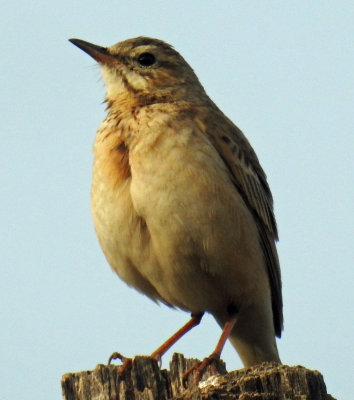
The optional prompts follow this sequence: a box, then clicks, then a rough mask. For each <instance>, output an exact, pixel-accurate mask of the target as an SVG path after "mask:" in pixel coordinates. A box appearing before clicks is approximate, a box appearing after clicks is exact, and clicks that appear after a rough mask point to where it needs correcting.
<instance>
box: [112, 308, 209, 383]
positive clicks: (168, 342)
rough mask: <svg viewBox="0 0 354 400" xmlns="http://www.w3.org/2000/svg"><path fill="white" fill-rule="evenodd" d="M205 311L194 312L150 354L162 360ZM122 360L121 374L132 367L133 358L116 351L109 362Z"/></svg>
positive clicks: (196, 323)
mask: <svg viewBox="0 0 354 400" xmlns="http://www.w3.org/2000/svg"><path fill="white" fill-rule="evenodd" d="M203 314H204V313H200V314H192V317H191V319H190V320H189V321H188V322H187V323H186V324H185V325H183V326H182V328H181V329H179V330H178V331H177V332H176V333H175V334H174V335H172V336H171V337H170V338H169V339H167V340H166V342H164V343H163V344H162V345H161V346H160V347H159V348H158V349H156V350H155V351H154V352H153V353H152V354H151V356H150V358H153V359H154V360H157V361H160V359H161V357H162V356H163V355H164V354H165V353H166V351H167V350H169V349H170V348H171V347H172V346H173V345H174V344H175V343H176V342H177V341H178V340H179V339H180V338H181V337H182V336H183V335H184V334H186V333H187V332H189V331H190V330H191V329H192V328H194V327H195V326H197V325H198V324H199V323H200V321H201V319H202V317H203ZM117 359H119V360H121V361H122V363H123V365H121V367H120V368H119V374H120V375H122V374H124V372H125V370H126V369H127V368H128V367H130V366H131V365H132V363H133V360H132V359H131V358H128V357H124V356H123V355H122V354H120V353H117V352H114V353H113V354H112V355H111V356H110V357H109V359H108V364H110V363H111V362H112V361H113V360H117Z"/></svg>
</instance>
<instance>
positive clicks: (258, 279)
mask: <svg viewBox="0 0 354 400" xmlns="http://www.w3.org/2000/svg"><path fill="white" fill-rule="evenodd" d="M69 40H70V41H71V42H72V43H73V44H74V45H76V46H77V47H78V48H80V49H81V50H83V51H84V52H86V53H87V54H88V55H90V56H91V57H92V58H93V59H94V60H95V61H96V62H97V63H98V64H99V66H100V67H101V72H102V77H103V81H104V83H105V86H106V98H105V102H106V104H107V116H106V118H105V119H104V121H103V122H102V124H101V125H100V127H99V128H98V131H97V135H96V138H95V142H94V149H93V152H94V162H93V176H92V190H91V211H92V217H93V222H94V227H95V230H96V233H97V237H98V240H99V243H100V246H101V248H102V250H103V253H104V255H105V257H106V259H107V261H108V263H109V264H110V266H111V268H112V269H113V270H114V271H115V272H116V273H117V274H118V276H119V277H120V278H121V279H122V280H123V281H125V282H126V283H127V284H128V285H129V286H132V287H134V288H135V289H137V290H138V291H139V292H141V293H143V294H145V295H146V296H147V297H149V298H150V299H152V300H153V301H155V302H157V303H164V304H165V305H167V306H170V307H173V308H177V309H181V310H183V311H187V312H189V313H190V314H191V319H190V320H189V321H188V322H187V323H186V324H185V325H184V326H183V327H182V328H181V329H180V330H179V331H177V332H176V333H175V334H174V335H173V336H171V337H170V338H169V339H168V340H167V341H166V342H165V343H163V344H162V345H161V346H160V347H159V348H158V349H157V350H156V351H154V352H153V353H152V354H151V357H152V358H155V359H160V358H161V357H162V355H163V354H164V353H165V352H166V351H167V350H168V349H169V348H170V347H171V346H172V345H173V344H174V343H175V342H176V341H177V340H178V339H179V338H180V337H182V336H183V335H184V334H185V333H187V332H188V331H189V330H190V329H192V328H193V327H195V326H196V325H198V324H199V323H200V321H201V319H202V316H203V315H204V313H210V314H211V315H212V316H213V317H214V318H215V320H216V321H217V323H218V324H219V325H220V326H221V328H222V334H221V337H220V339H219V342H218V343H217V345H216V347H215V350H214V351H213V352H212V353H211V354H210V356H208V357H206V358H205V359H204V360H203V362H201V363H199V364H198V366H196V367H195V368H194V370H195V373H196V374H197V376H198V378H197V380H199V379H200V378H201V376H202V375H203V373H204V371H205V369H206V366H207V365H209V364H211V363H212V362H213V360H215V359H217V358H219V357H220V355H221V351H222V349H223V347H224V344H225V342H226V340H227V339H228V340H229V341H230V342H231V344H232V345H233V347H234V348H235V349H236V351H237V353H238V355H239V357H240V358H241V361H242V363H243V365H244V366H245V367H249V366H253V365H256V364H259V363H262V362H265V361H275V362H278V363H281V361H280V358H279V353H278V349H277V344H276V339H275V337H276V336H277V337H280V336H281V332H282V330H283V301H282V284H281V272H280V266H279V259H278V255H277V250H276V241H277V240H278V233H277V225H276V221H275V216H274V207H273V197H272V194H271V191H270V188H269V185H268V182H267V177H266V174H265V172H264V170H263V169H262V167H261V165H260V162H259V160H258V157H257V155H256V153H255V151H254V149H253V148H252V146H251V144H250V142H249V140H248V139H247V138H246V136H245V135H244V133H243V132H242V131H241V130H240V129H239V128H238V127H237V126H236V125H235V124H234V123H233V122H232V121H231V120H230V119H229V118H228V117H226V116H225V115H224V114H223V112H222V111H221V110H220V109H219V108H218V107H217V105H216V104H215V103H214V102H213V101H212V100H211V99H210V98H209V97H208V95H207V94H206V92H205V90H204V88H203V86H202V84H201V83H200V81H199V79H198V77H197V75H196V74H195V72H194V70H193V69H192V67H191V66H190V65H189V64H188V63H187V62H186V61H185V59H184V58H183V57H182V55H180V54H179V53H178V52H177V51H176V50H175V49H174V47H173V46H171V45H170V44H168V43H166V42H164V41H162V40H159V39H153V38H149V37H145V36H139V37H136V38H132V39H127V40H124V41H121V42H119V43H117V44H115V45H113V46H110V47H102V46H98V45H95V44H92V43H89V42H86V41H84V40H81V39H69ZM230 100H231V101H232V99H230ZM114 358H121V359H122V360H123V368H125V367H126V366H128V364H130V363H131V359H128V358H125V357H123V356H122V355H121V354H120V353H113V354H112V356H111V357H110V361H111V360H112V359H114Z"/></svg>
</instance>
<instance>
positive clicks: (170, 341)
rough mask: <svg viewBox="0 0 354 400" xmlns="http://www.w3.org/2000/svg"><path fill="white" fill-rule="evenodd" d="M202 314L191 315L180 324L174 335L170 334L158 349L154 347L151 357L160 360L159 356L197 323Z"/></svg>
mask: <svg viewBox="0 0 354 400" xmlns="http://www.w3.org/2000/svg"><path fill="white" fill-rule="evenodd" d="M202 317H203V314H197V315H193V314H192V318H191V319H190V320H189V321H188V322H187V323H186V324H185V325H183V326H182V328H181V329H179V330H178V331H177V332H176V333H175V334H174V335H172V336H171V337H170V338H169V339H167V340H166V342H165V343H163V344H162V345H161V346H160V347H159V348H158V349H156V350H155V351H154V352H153V353H152V354H151V356H150V357H151V358H154V359H156V360H160V358H161V357H162V356H163V355H164V354H165V353H166V351H167V350H169V349H170V348H171V347H172V346H173V345H174V344H175V343H176V342H177V341H178V340H179V339H180V338H181V337H182V336H183V335H185V334H186V333H187V332H189V331H190V330H191V329H192V328H194V327H195V326H197V325H199V323H200V321H201V319H202Z"/></svg>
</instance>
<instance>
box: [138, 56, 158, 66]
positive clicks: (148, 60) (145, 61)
mask: <svg viewBox="0 0 354 400" xmlns="http://www.w3.org/2000/svg"><path fill="white" fill-rule="evenodd" d="M155 62H156V58H155V56H154V55H153V54H151V53H142V54H140V56H139V57H138V63H139V64H140V65H142V66H143V67H150V65H153V64H155Z"/></svg>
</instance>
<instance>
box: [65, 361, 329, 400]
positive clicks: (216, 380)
mask: <svg viewBox="0 0 354 400" xmlns="http://www.w3.org/2000/svg"><path fill="white" fill-rule="evenodd" d="M196 361H197V360H195V359H185V358H184V356H183V355H182V354H174V355H173V357H172V361H171V362H170V370H169V371H167V370H164V369H163V370H161V369H160V368H159V366H158V363H157V362H156V361H153V360H151V359H150V358H148V357H144V356H137V357H135V358H134V362H133V366H132V367H131V368H130V369H128V370H127V371H126V372H125V373H124V376H120V375H119V374H118V366H116V365H101V364H100V365H97V367H96V368H95V369H94V370H93V371H83V372H77V373H67V374H65V375H64V376H63V377H62V381H61V384H62V392H63V398H64V400H120V399H124V400H177V399H180V400H182V399H184V400H187V399H188V400H202V399H203V400H207V399H210V400H218V399H223V400H226V399H230V400H251V399H252V400H285V399H286V400H335V399H334V398H333V397H332V396H330V395H329V394H327V390H326V385H325V383H324V380H323V377H322V375H321V374H320V373H319V372H318V371H311V370H308V369H306V368H304V367H301V366H296V367H289V366H286V365H279V364H277V363H263V364H260V365H257V366H255V367H251V368H245V369H242V370H238V371H232V372H230V373H227V372H226V369H225V364H224V363H223V361H219V362H218V364H217V365H216V369H217V372H218V374H219V375H213V373H214V372H215V369H214V371H213V368H210V367H209V369H208V371H207V372H206V374H205V375H204V377H203V381H202V382H201V383H200V384H199V385H198V386H194V385H193V383H192V378H193V377H190V378H189V380H188V382H187V383H186V387H184V385H183V377H184V373H185V371H186V370H187V369H188V368H190V367H191V366H192V365H194V364H195V362H196ZM205 378H206V379H205Z"/></svg>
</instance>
